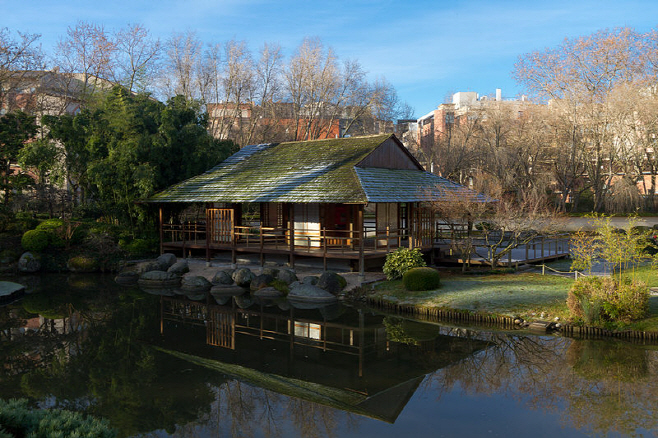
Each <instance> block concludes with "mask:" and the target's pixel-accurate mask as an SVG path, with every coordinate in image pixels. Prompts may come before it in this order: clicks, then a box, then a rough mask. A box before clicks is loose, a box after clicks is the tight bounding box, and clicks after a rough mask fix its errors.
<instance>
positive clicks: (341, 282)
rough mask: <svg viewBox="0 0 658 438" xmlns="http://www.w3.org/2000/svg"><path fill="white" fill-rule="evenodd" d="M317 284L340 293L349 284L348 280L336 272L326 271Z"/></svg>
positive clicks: (334, 292) (329, 290) (328, 290)
mask: <svg viewBox="0 0 658 438" xmlns="http://www.w3.org/2000/svg"><path fill="white" fill-rule="evenodd" d="M316 286H317V287H319V288H321V289H324V290H326V291H327V292H330V293H332V294H334V295H338V294H339V293H340V292H341V291H342V290H343V289H345V286H347V281H346V280H345V279H344V278H343V277H341V276H340V275H338V274H336V273H335V272H325V273H324V274H322V275H321V276H320V279H319V280H318V282H317V284H316Z"/></svg>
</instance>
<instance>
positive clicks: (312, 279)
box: [302, 275, 318, 285]
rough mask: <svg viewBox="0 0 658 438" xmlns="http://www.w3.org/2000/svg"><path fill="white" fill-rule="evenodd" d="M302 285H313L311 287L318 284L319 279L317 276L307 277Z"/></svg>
mask: <svg viewBox="0 0 658 438" xmlns="http://www.w3.org/2000/svg"><path fill="white" fill-rule="evenodd" d="M302 284H311V285H315V284H318V277H316V276H315V275H307V276H306V277H304V279H303V280H302Z"/></svg>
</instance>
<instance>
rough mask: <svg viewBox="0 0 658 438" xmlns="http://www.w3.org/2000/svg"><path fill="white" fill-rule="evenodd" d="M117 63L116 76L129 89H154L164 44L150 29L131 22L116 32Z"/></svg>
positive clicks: (142, 90) (138, 90)
mask: <svg viewBox="0 0 658 438" xmlns="http://www.w3.org/2000/svg"><path fill="white" fill-rule="evenodd" d="M114 38H115V44H116V52H117V65H116V73H115V77H116V78H117V80H118V82H119V83H121V84H122V85H123V86H124V87H126V88H127V89H128V90H129V91H137V92H144V91H153V86H154V85H155V84H154V77H155V76H156V71H157V63H158V60H159V57H160V52H161V49H162V46H161V44H160V40H158V39H153V38H152V37H151V36H150V33H149V31H148V29H146V28H145V27H144V26H142V25H140V24H129V25H127V26H126V27H124V28H123V29H121V30H119V31H118V32H117V33H116V34H115V37H114Z"/></svg>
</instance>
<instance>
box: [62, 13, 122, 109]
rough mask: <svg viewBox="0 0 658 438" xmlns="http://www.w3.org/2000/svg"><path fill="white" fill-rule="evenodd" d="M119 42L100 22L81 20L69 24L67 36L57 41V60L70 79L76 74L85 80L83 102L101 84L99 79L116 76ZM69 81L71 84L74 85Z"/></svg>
mask: <svg viewBox="0 0 658 438" xmlns="http://www.w3.org/2000/svg"><path fill="white" fill-rule="evenodd" d="M115 54H116V43H115V41H114V40H113V38H112V36H111V35H109V34H108V33H107V32H106V31H105V28H104V27H103V26H101V25H98V24H94V23H89V22H85V21H78V22H77V23H76V24H75V26H69V27H68V29H67V30H66V37H65V38H63V39H61V40H60V41H59V43H58V44H57V54H56V56H55V61H56V62H57V63H58V64H59V66H60V68H61V69H62V71H63V72H64V73H67V74H69V76H70V77H71V79H73V78H74V77H75V76H77V77H78V78H79V79H80V81H81V82H82V85H81V89H80V90H77V89H76V90H71V91H73V92H75V93H76V94H78V95H79V96H80V97H81V98H82V100H83V102H84V101H86V100H88V99H89V97H90V96H91V95H92V94H93V92H94V91H95V90H96V89H97V88H98V86H99V85H101V84H100V81H102V80H113V79H114V66H115V65H114V64H115V63H114V59H115ZM74 84H75V82H74V81H70V82H69V84H68V85H69V87H75V85H74Z"/></svg>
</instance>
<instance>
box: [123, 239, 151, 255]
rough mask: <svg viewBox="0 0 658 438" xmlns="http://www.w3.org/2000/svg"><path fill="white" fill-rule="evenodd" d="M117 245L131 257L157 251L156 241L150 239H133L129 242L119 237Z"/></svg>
mask: <svg viewBox="0 0 658 438" xmlns="http://www.w3.org/2000/svg"><path fill="white" fill-rule="evenodd" d="M119 247H120V248H121V249H123V250H124V251H126V252H127V253H128V254H129V255H130V256H132V257H135V256H145V255H151V254H153V253H155V252H157V248H158V243H157V242H155V241H153V240H151V239H133V240H132V241H130V242H127V241H126V240H124V239H120V240H119Z"/></svg>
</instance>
